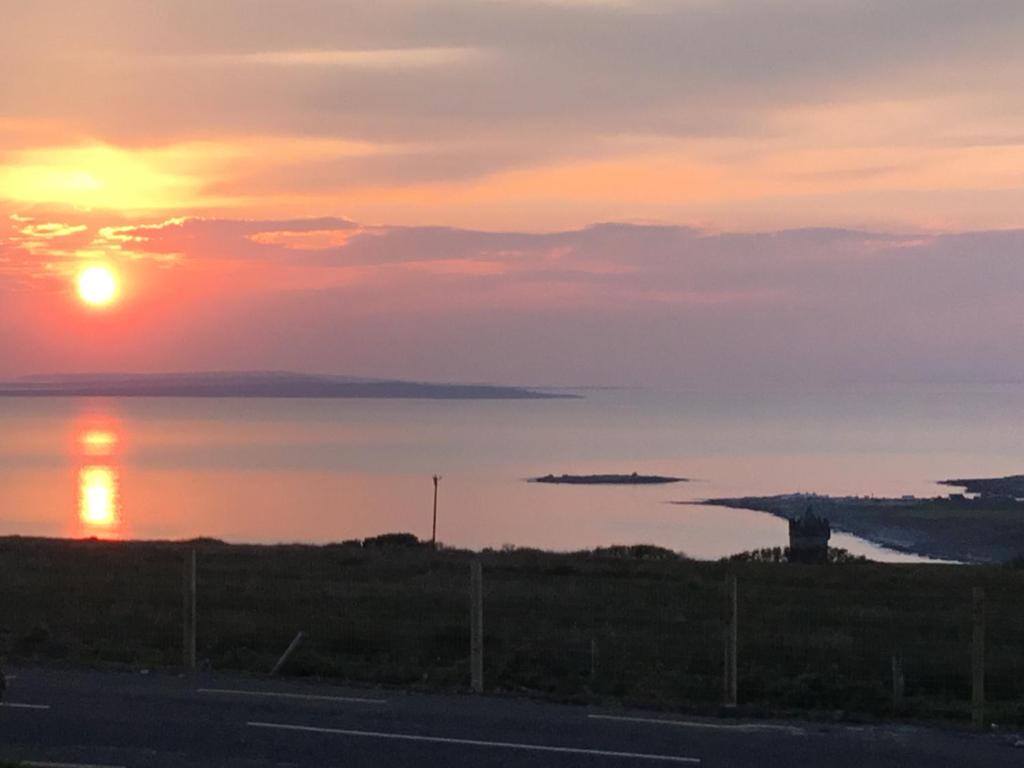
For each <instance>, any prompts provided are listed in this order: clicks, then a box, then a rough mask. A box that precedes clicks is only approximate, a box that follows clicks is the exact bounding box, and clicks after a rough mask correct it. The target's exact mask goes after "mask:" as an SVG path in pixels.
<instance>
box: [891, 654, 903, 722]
mask: <svg viewBox="0 0 1024 768" xmlns="http://www.w3.org/2000/svg"><path fill="white" fill-rule="evenodd" d="M905 691H906V680H905V678H904V676H903V657H902V656H899V655H896V656H893V657H892V711H893V713H894V714H899V713H900V711H901V710H902V709H903V695H904V693H905Z"/></svg>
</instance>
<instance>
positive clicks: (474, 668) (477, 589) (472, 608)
mask: <svg viewBox="0 0 1024 768" xmlns="http://www.w3.org/2000/svg"><path fill="white" fill-rule="evenodd" d="M469 577H470V578H469V583H470V601H469V670H470V683H471V685H472V688H473V692H474V693H483V690H484V595H483V568H482V566H481V564H480V561H479V560H473V562H472V563H470V567H469Z"/></svg>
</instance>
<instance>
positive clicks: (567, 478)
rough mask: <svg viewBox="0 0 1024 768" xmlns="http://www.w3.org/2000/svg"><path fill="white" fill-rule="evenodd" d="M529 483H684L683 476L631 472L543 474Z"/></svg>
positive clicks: (531, 479)
mask: <svg viewBox="0 0 1024 768" xmlns="http://www.w3.org/2000/svg"><path fill="white" fill-rule="evenodd" d="M530 482H531V483H562V484H565V485H665V484H667V483H685V482H687V480H686V478H685V477H665V476H664V475H640V474H637V473H636V472H633V473H631V474H628V475H544V476H543V477H532V478H530Z"/></svg>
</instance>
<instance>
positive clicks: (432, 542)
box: [430, 475, 441, 549]
mask: <svg viewBox="0 0 1024 768" xmlns="http://www.w3.org/2000/svg"><path fill="white" fill-rule="evenodd" d="M440 479H441V477H440V476H439V475H434V528H433V531H432V532H431V534H430V546H431V548H432V549H437V483H438V481H439V480H440Z"/></svg>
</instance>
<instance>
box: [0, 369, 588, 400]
mask: <svg viewBox="0 0 1024 768" xmlns="http://www.w3.org/2000/svg"><path fill="white" fill-rule="evenodd" d="M0 397H276V398H288V397H291V398H396V399H397V398H405V399H423V400H541V399H558V398H576V397H579V395H573V394H566V393H551V392H544V391H541V390H536V389H527V388H523V387H505V386H496V385H491V384H438V383H426V382H418V381H402V380H397V379H368V378H356V377H349V376H324V375H318V374H305V373H289V372H278V371H241V372H213V373H144V374H136V373H130V374H72V375H60V376H29V377H25V378H21V379H15V380H13V381H0Z"/></svg>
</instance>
